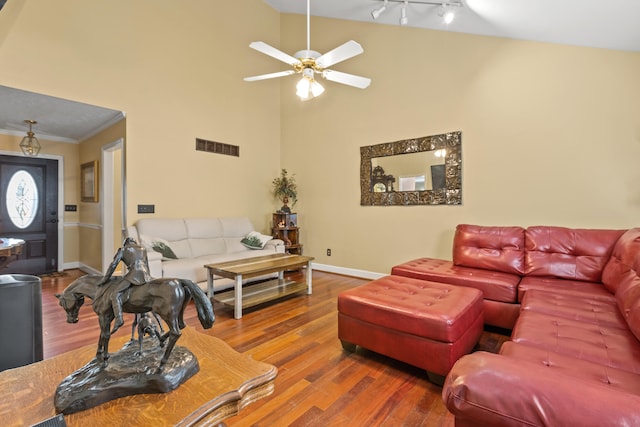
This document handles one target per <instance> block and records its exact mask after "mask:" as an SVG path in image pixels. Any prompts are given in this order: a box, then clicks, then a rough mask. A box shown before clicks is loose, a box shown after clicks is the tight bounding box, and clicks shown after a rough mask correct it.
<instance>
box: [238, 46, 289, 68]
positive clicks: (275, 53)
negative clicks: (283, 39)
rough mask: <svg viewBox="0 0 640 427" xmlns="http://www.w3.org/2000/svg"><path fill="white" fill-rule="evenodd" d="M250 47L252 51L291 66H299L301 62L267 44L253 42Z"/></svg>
mask: <svg viewBox="0 0 640 427" xmlns="http://www.w3.org/2000/svg"><path fill="white" fill-rule="evenodd" d="M249 47H250V48H251V49H255V50H257V51H258V52H262V53H264V54H265V55H269V56H270V57H272V58H275V59H277V60H278V61H282V62H284V63H286V64H289V65H291V66H293V65H296V64H299V63H300V60H298V59H297V58H294V57H293V56H291V55H289V54H286V53H284V52H283V51H281V50H278V49H276V48H275V47H273V46H270V45H268V44H266V43H265V42H252V43H251V44H250V45H249Z"/></svg>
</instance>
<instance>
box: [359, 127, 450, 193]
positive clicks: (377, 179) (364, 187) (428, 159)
mask: <svg viewBox="0 0 640 427" xmlns="http://www.w3.org/2000/svg"><path fill="white" fill-rule="evenodd" d="M360 154H361V163H360V187H361V203H360V204H361V205H439V204H461V203H462V185H461V184H462V178H461V170H462V158H461V132H452V133H446V134H441V135H433V136H427V137H423V138H416V139H407V140H401V141H395V142H390V143H384V144H377V145H371V146H367V147H361V148H360Z"/></svg>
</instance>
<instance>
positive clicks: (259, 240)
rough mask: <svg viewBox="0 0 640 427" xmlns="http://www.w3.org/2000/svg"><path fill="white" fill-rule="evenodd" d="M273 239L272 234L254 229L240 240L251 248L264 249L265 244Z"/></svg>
mask: <svg viewBox="0 0 640 427" xmlns="http://www.w3.org/2000/svg"><path fill="white" fill-rule="evenodd" d="M271 239H273V237H272V236H267V235H264V234H260V233H258V232H257V231H252V232H250V233H249V234H247V235H246V236H244V237H243V238H242V240H240V243H242V244H243V245H245V246H246V247H247V248H249V249H262V248H264V245H265V244H266V243H267V242H268V241H269V240H271Z"/></svg>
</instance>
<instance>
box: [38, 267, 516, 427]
mask: <svg viewBox="0 0 640 427" xmlns="http://www.w3.org/2000/svg"><path fill="white" fill-rule="evenodd" d="M83 274H84V273H82V272H81V271H79V270H69V271H65V272H64V273H62V274H56V275H53V276H49V277H43V278H42V291H43V292H42V293H43V295H42V299H43V323H44V326H43V332H44V357H45V358H49V357H53V356H55V355H57V354H60V353H63V352H66V351H69V350H72V349H75V348H78V347H82V346H84V345H95V344H96V343H97V340H98V323H97V319H96V317H95V315H94V313H93V311H92V310H91V307H90V305H89V304H86V305H87V306H86V307H83V308H82V309H81V310H80V321H79V322H78V323H76V324H68V323H66V316H65V313H64V311H63V309H62V308H61V307H59V306H58V301H57V299H56V298H55V296H54V294H55V293H59V292H61V291H62V290H63V289H64V288H65V287H66V285H67V284H69V283H70V282H71V281H72V280H73V279H75V278H77V277H79V276H81V275H83ZM367 282H368V280H366V279H358V278H352V277H345V276H340V275H336V274H331V273H324V272H319V271H314V272H313V295H305V294H298V295H294V296H291V297H287V298H285V299H282V300H279V301H275V302H271V303H267V304H263V305H261V306H258V307H256V308H253V309H246V310H245V311H244V316H243V318H242V319H240V320H235V319H234V318H233V309H231V308H228V307H225V306H223V305H220V304H218V303H215V304H214V311H215V314H216V322H215V324H214V326H213V328H211V329H209V330H203V328H202V327H201V326H200V324H199V322H198V319H197V316H196V313H195V309H194V306H193V304H191V305H190V306H189V307H188V310H187V316H186V319H185V320H186V322H187V324H188V325H189V326H192V327H194V328H195V329H197V330H198V331H200V332H203V333H206V334H211V335H214V336H216V337H218V338H220V339H222V340H224V341H225V342H227V344H229V345H230V346H231V347H233V348H234V349H235V350H236V351H238V352H240V353H243V354H246V355H249V356H251V357H253V358H254V359H256V360H260V361H264V362H267V363H270V364H273V365H275V366H276V367H277V368H278V376H277V378H276V382H275V392H274V393H273V394H272V395H271V396H269V397H267V398H264V399H262V400H259V401H257V402H254V403H252V404H250V405H249V406H247V407H246V408H244V409H242V410H241V411H240V414H239V415H238V416H235V417H233V418H230V419H228V420H227V421H226V424H227V425H228V426H230V427H231V426H266V425H270V426H327V425H331V426H453V424H454V420H453V417H452V416H451V414H449V413H448V411H447V409H446V408H445V406H444V404H443V403H442V399H441V391H442V389H441V388H440V387H438V386H436V385H434V384H432V383H430V382H429V381H428V380H427V377H426V373H425V372H424V371H422V370H420V369H418V368H415V367H412V366H409V365H407V364H404V363H401V362H398V361H395V360H392V359H390V358H387V357H384V356H381V355H378V354H376V353H373V352H371V351H367V350H364V349H360V348H358V350H357V352H356V353H347V352H345V351H343V349H342V346H341V345H340V341H339V340H338V338H337V334H338V326H337V307H336V305H337V296H338V294H339V293H340V292H341V291H343V290H346V289H350V288H352V287H355V286H359V285H362V284H364V283H367ZM127 316H130V315H127ZM125 321H126V325H125V326H124V327H123V328H121V330H120V331H118V332H117V334H116V335H117V336H121V335H123V334H130V328H128V327H127V325H130V324H131V318H130V317H127V318H126V319H125ZM506 339H507V336H506V335H503V334H500V333H496V332H485V333H484V334H483V336H482V338H481V341H480V343H479V344H478V348H479V349H483V350H488V351H497V349H499V347H500V345H501V344H502V342H504V341H505V340H506ZM179 344H180V342H179V341H178V345H179ZM115 350H117V349H113V348H112V349H111V351H115Z"/></svg>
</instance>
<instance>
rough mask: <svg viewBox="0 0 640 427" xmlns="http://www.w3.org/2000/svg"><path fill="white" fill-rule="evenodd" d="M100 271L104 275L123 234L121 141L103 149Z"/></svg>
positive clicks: (123, 208)
mask: <svg viewBox="0 0 640 427" xmlns="http://www.w3.org/2000/svg"><path fill="white" fill-rule="evenodd" d="M102 165H103V167H102V177H101V180H100V182H102V194H103V203H102V224H103V227H102V272H103V273H106V271H107V268H108V267H109V264H110V263H111V259H112V258H113V256H114V254H115V253H116V248H119V247H120V245H121V244H122V241H123V238H124V233H125V225H124V224H126V219H125V212H126V211H125V205H126V202H125V199H124V194H125V191H124V189H125V186H124V139H122V138H120V139H119V140H117V141H115V142H113V143H111V144H108V145H106V146H104V147H102Z"/></svg>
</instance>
